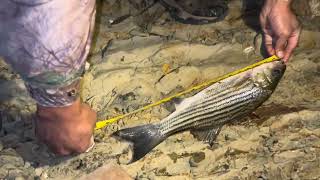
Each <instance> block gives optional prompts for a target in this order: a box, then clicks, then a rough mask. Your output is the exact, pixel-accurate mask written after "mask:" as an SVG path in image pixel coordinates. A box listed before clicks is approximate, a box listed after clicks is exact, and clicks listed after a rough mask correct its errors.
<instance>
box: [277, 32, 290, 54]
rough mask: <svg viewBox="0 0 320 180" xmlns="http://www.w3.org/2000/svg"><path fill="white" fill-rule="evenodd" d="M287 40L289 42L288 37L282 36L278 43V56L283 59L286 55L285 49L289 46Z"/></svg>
mask: <svg viewBox="0 0 320 180" xmlns="http://www.w3.org/2000/svg"><path fill="white" fill-rule="evenodd" d="M287 40H288V37H287V36H280V37H279V38H278V39H277V41H276V44H275V51H276V55H277V56H278V57H279V58H283V57H284V55H285V49H286V46H287Z"/></svg>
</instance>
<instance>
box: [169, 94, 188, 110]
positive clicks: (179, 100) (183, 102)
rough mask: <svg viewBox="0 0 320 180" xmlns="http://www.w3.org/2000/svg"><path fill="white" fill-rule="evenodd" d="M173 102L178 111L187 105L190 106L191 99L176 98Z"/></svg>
mask: <svg viewBox="0 0 320 180" xmlns="http://www.w3.org/2000/svg"><path fill="white" fill-rule="evenodd" d="M172 102H173V103H174V107H175V108H176V110H178V109H182V108H184V107H185V106H186V105H188V104H189V102H190V99H189V98H180V97H175V98H173V99H172Z"/></svg>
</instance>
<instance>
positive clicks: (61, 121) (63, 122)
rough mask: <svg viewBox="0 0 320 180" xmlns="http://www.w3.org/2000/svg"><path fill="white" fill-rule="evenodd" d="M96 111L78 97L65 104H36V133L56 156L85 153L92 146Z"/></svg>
mask: <svg viewBox="0 0 320 180" xmlns="http://www.w3.org/2000/svg"><path fill="white" fill-rule="evenodd" d="M95 122H96V113H95V112H94V111H93V110H92V109H91V108H90V107H89V106H88V105H86V104H83V103H81V102H80V100H79V99H78V100H77V101H76V102H74V103H73V104H72V105H71V106H67V107H42V106H38V109H37V114H36V123H35V125H36V127H35V128H36V136H37V137H38V138H39V140H40V141H42V142H43V143H44V144H46V145H47V146H48V147H49V149H50V150H52V151H53V152H54V153H56V154H59V155H69V154H73V153H82V152H85V151H86V150H87V149H88V148H90V147H91V146H93V144H94V141H93V136H92V134H93V128H94V126H95Z"/></svg>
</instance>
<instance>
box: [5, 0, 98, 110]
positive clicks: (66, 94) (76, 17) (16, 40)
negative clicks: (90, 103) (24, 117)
mask: <svg viewBox="0 0 320 180" xmlns="http://www.w3.org/2000/svg"><path fill="white" fill-rule="evenodd" d="M94 21H95V0H1V1H0V56H2V57H3V58H4V59H5V61H6V62H7V63H8V64H10V65H11V66H12V68H13V69H14V70H15V71H16V72H18V73H19V74H20V75H21V77H22V78H23V80H24V81H25V84H26V87H27V88H28V90H29V92H30V94H31V96H32V97H33V98H34V99H35V100H36V101H37V103H38V104H40V105H42V106H47V107H62V106H68V105H70V104H72V103H73V101H75V99H77V97H78V94H79V93H78V90H79V81H80V76H81V74H82V73H83V72H84V63H85V59H86V58H87V55H88V52H89V48H90V43H91V36H92V31H93V26H94Z"/></svg>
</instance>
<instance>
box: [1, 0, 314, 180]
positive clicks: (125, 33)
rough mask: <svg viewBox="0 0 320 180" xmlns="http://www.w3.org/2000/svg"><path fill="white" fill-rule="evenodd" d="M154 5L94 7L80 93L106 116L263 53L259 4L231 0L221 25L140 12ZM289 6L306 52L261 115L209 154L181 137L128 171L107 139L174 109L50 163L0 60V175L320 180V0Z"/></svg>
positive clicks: (28, 102)
mask: <svg viewBox="0 0 320 180" xmlns="http://www.w3.org/2000/svg"><path fill="white" fill-rule="evenodd" d="M151 3H152V1H148V2H147V3H146V2H145V1H142V0H141V1H136V2H135V3H133V2H131V3H129V1H124V0H123V1H122V0H121V1H115V0H108V1H107V0H105V1H101V2H100V1H99V4H98V18H97V25H96V34H95V40H94V45H93V48H92V50H91V53H90V56H89V58H88V62H89V63H88V64H87V67H88V71H87V73H86V75H85V76H84V78H83V79H84V81H83V84H82V91H81V97H82V99H83V101H85V102H87V103H88V104H89V105H90V106H91V107H93V108H94V109H95V110H96V111H97V112H98V118H99V120H103V119H107V118H110V117H114V116H117V115H120V114H123V113H127V112H131V111H133V110H135V109H137V108H139V107H142V106H144V105H147V104H149V103H151V102H155V101H157V100H159V99H161V98H164V97H167V96H169V95H172V94H174V93H177V92H180V91H182V90H184V89H187V88H190V87H192V86H194V85H197V84H199V83H201V82H204V81H207V80H210V79H212V78H215V77H218V76H220V75H223V74H225V73H228V72H231V71H233V70H236V69H238V68H241V67H244V66H247V65H249V64H252V63H254V62H257V61H258V60H261V59H263V55H265V52H264V50H263V48H262V47H261V41H262V40H261V39H262V36H261V34H260V33H259V28H258V27H259V23H258V22H257V13H258V12H257V10H258V9H259V8H258V7H259V6H260V5H261V2H260V1H236V0H231V1H230V2H229V11H230V12H229V15H228V16H227V17H226V19H225V20H224V21H221V22H218V23H215V24H209V25H201V26H195V25H185V24H180V23H177V22H175V21H174V20H172V19H171V17H170V16H169V14H168V12H167V11H166V10H165V9H164V8H163V6H161V5H160V4H158V3H156V4H155V5H153V6H151V7H150V8H149V9H148V10H146V11H143V9H144V8H145V7H147V6H148V5H149V4H151ZM294 9H295V11H296V13H297V14H298V15H299V19H300V20H301V22H302V23H303V31H302V36H301V39H300V44H299V47H298V48H297V49H296V51H295V53H294V56H293V57H292V59H291V60H290V63H289V64H288V67H287V70H286V73H285V75H284V77H283V79H282V81H281V82H280V84H279V86H278V88H277V89H276V91H275V92H274V94H273V95H272V97H271V98H270V99H269V100H268V101H267V102H265V103H264V104H263V105H262V106H261V107H260V108H258V109H257V110H256V112H255V114H256V115H253V116H250V117H247V118H246V119H244V120H242V121H239V122H236V123H234V124H229V125H226V126H224V128H223V129H222V131H221V133H220V134H219V136H218V138H217V140H216V143H215V144H214V145H213V146H212V147H210V146H209V145H207V144H205V143H203V142H201V141H198V140H196V139H195V138H194V137H193V136H192V135H191V134H190V133H189V132H184V133H181V134H177V135H174V136H171V137H170V138H168V139H167V140H165V141H164V142H163V143H161V144H160V145H159V146H157V147H156V148H154V149H153V150H152V151H151V153H149V154H148V155H147V156H145V157H144V158H143V159H141V160H139V161H138V162H136V163H133V164H129V165H127V162H128V161H129V159H130V155H131V151H130V149H129V148H128V144H127V143H125V142H119V141H117V140H116V139H114V138H111V137H110V136H109V135H110V134H111V133H112V132H114V131H116V130H117V129H120V128H124V127H130V126H135V125H138V124H145V123H150V122H156V121H159V120H161V119H162V118H164V117H165V116H167V115H168V114H170V112H172V111H173V110H174V108H173V106H172V104H170V103H167V104H163V105H160V106H158V107H155V108H153V109H150V110H146V111H144V112H141V113H138V114H136V115H134V116H131V117H127V118H124V119H121V120H120V121H118V122H117V123H114V124H112V125H110V126H108V127H106V128H103V129H101V130H97V131H96V132H95V141H96V146H95V147H94V148H93V150H92V151H90V152H88V153H84V154H81V155H78V156H72V157H55V156H54V155H52V154H51V153H50V152H49V151H48V150H47V149H46V147H44V146H43V145H41V144H40V143H38V142H37V140H36V138H35V137H34V133H33V129H32V119H33V113H34V111H35V104H34V102H33V101H32V99H31V98H30V97H29V96H28V93H27V92H26V90H25V87H24V85H23V82H22V80H21V79H20V78H19V76H18V75H16V74H15V73H14V72H13V71H12V70H11V69H10V67H8V66H7V65H6V64H5V63H4V62H3V61H0V102H1V103H0V113H1V114H0V116H1V121H2V128H1V131H0V179H2V178H5V179H35V178H36V179H51V178H53V179H54V178H55V179H62V178H63V179H75V178H78V177H81V176H83V175H84V174H88V173H91V172H92V171H94V170H95V169H97V168H98V167H101V166H102V165H104V164H108V163H113V164H119V165H120V166H121V167H122V168H123V169H124V170H125V171H127V173H128V174H129V175H130V176H131V177H133V178H135V179H150V180H151V179H175V180H179V179H181V180H185V179H186V180H187V179H320V25H319V24H320V23H319V22H320V1H317V0H309V1H296V2H295V4H294ZM127 14H130V16H126V15H127ZM119 17H127V18H119ZM89 64H90V66H89Z"/></svg>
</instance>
